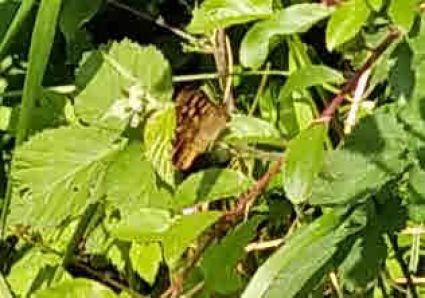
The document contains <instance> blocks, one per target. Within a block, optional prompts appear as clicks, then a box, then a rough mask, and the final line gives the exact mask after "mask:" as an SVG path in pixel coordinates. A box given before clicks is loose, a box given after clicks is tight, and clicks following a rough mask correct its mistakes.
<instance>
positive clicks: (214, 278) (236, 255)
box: [200, 217, 262, 295]
mask: <svg viewBox="0 0 425 298" xmlns="http://www.w3.org/2000/svg"><path fill="white" fill-rule="evenodd" d="M261 221H262V218H261V217H254V218H252V219H250V220H249V221H247V222H245V223H243V224H240V225H239V226H237V227H236V228H235V229H234V230H233V231H231V232H230V233H229V234H228V235H226V237H224V238H223V239H222V240H221V241H220V242H219V243H217V244H215V245H213V246H210V247H209V248H208V249H207V251H206V252H205V253H204V256H203V258H202V260H201V263H200V267H201V269H202V272H203V273H204V276H205V285H206V287H207V288H208V289H210V290H213V291H215V292H218V293H220V294H223V295H224V294H231V293H234V292H236V291H237V290H238V289H239V288H240V287H241V286H242V280H241V278H240V276H238V275H237V274H236V268H235V267H236V265H237V263H238V262H239V261H240V260H241V259H242V258H243V257H244V252H245V250H244V248H245V246H246V245H247V244H248V243H249V241H250V240H251V239H252V238H253V237H254V236H255V235H256V231H257V227H258V225H259V224H260V222H261Z"/></svg>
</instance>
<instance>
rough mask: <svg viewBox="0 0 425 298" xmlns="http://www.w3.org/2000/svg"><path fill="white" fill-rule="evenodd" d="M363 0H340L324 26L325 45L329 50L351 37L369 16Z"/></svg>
mask: <svg viewBox="0 0 425 298" xmlns="http://www.w3.org/2000/svg"><path fill="white" fill-rule="evenodd" d="M369 14H370V10H369V7H368V5H367V3H366V1H365V0H349V1H346V2H342V3H341V5H340V6H339V7H338V8H337V10H336V11H335V13H334V14H333V15H332V16H331V18H330V20H329V22H328V26H327V28H326V47H327V48H328V50H329V51H332V50H334V49H335V48H336V47H337V46H340V45H342V44H343V43H345V42H346V41H349V40H350V39H352V38H353V37H354V36H355V35H356V34H357V33H358V32H359V31H360V29H361V27H362V26H363V25H364V23H365V22H366V20H367V18H368V17H369Z"/></svg>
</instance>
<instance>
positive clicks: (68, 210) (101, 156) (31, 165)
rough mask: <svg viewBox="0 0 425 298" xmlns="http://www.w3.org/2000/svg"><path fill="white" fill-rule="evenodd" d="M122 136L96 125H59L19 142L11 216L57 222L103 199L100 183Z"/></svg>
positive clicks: (22, 221) (27, 220)
mask: <svg viewBox="0 0 425 298" xmlns="http://www.w3.org/2000/svg"><path fill="white" fill-rule="evenodd" d="M121 146H122V140H120V139H119V137H118V136H117V135H116V134H114V133H111V132H109V131H103V130H98V129H95V128H58V129H54V130H48V131H45V132H43V133H40V134H38V135H36V136H35V137H33V138H32V139H30V140H29V141H28V142H27V143H25V144H24V145H23V146H21V147H18V148H17V150H16V153H15V159H14V163H13V169H12V173H11V175H12V178H13V181H14V185H15V195H14V198H13V200H12V207H11V213H10V216H9V219H10V222H11V223H15V224H18V223H20V224H24V225H34V226H36V225H37V226H46V225H56V224H58V223H59V222H60V221H61V220H63V219H65V218H66V217H67V216H71V215H72V216H76V215H78V214H79V213H80V212H82V211H83V210H84V208H85V207H86V206H88V204H90V203H91V202H93V200H95V199H97V198H98V196H99V193H96V188H97V185H98V182H99V179H101V177H102V175H103V173H104V171H105V169H106V167H107V165H108V162H109V161H110V160H111V159H112V158H113V155H114V154H115V153H116V152H117V151H119V150H120V148H121Z"/></svg>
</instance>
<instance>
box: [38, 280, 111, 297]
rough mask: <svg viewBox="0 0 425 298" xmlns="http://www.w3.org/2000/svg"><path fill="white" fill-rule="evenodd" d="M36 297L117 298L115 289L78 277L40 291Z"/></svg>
mask: <svg viewBox="0 0 425 298" xmlns="http://www.w3.org/2000/svg"><path fill="white" fill-rule="evenodd" d="M34 297H35V298H75V297H96V298H115V297H117V295H115V293H114V291H112V290H111V289H109V288H107V287H106V286H104V285H103V284H101V283H98V282H96V281H94V280H91V279H84V278H76V279H74V280H70V281H66V282H63V283H61V284H59V285H57V286H54V287H51V288H49V289H46V290H42V291H38V292H37V293H36V294H35V295H34Z"/></svg>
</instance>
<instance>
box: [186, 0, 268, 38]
mask: <svg viewBox="0 0 425 298" xmlns="http://www.w3.org/2000/svg"><path fill="white" fill-rule="evenodd" d="M272 2H273V1H271V0H239V1H233V0H206V1H204V2H203V3H202V4H201V7H200V8H195V10H194V11H193V18H192V21H191V22H190V24H189V26H188V27H187V30H188V31H189V32H191V33H208V32H211V31H212V30H214V29H218V28H225V27H229V26H232V25H236V24H242V23H246V22H250V21H253V20H256V19H260V18H265V17H268V16H269V15H271V14H272Z"/></svg>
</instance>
